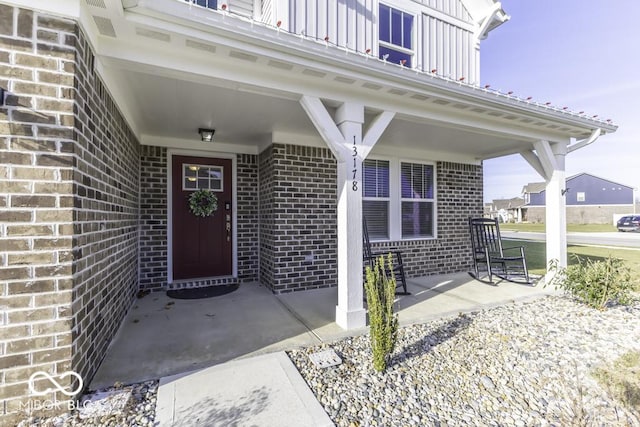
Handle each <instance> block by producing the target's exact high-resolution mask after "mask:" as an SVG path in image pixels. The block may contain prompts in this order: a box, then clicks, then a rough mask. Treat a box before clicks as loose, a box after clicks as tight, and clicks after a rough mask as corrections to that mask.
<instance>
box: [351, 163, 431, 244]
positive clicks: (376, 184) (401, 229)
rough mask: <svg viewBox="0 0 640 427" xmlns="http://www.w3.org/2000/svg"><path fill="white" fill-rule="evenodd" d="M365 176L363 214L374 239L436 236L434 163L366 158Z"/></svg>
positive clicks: (363, 172)
mask: <svg viewBox="0 0 640 427" xmlns="http://www.w3.org/2000/svg"><path fill="white" fill-rule="evenodd" d="M362 176H363V177H362V182H363V190H362V215H363V217H364V218H365V219H366V220H367V228H368V231H369V237H370V238H371V240H401V239H428V238H434V237H435V236H436V231H435V230H436V226H435V217H436V208H435V206H436V196H435V166H434V165H433V164H428V163H410V162H401V161H399V160H396V159H391V160H372V159H367V160H365V161H364V162H363V169H362Z"/></svg>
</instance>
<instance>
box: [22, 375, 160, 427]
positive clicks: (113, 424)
mask: <svg viewBox="0 0 640 427" xmlns="http://www.w3.org/2000/svg"><path fill="white" fill-rule="evenodd" d="M157 394H158V381H147V382H143V383H138V384H132V385H128V386H116V387H110V388H107V389H103V390H99V391H98V392H94V393H91V394H89V395H87V396H84V397H83V399H88V401H87V403H85V404H82V403H81V404H80V405H79V406H82V407H83V408H85V409H82V410H74V411H72V412H71V413H68V414H65V415H61V416H58V417H51V418H29V419H26V420H24V421H22V422H20V423H19V424H18V427H27V426H38V427H71V426H85V427H151V426H153V425H155V423H154V418H155V413H156V398H157Z"/></svg>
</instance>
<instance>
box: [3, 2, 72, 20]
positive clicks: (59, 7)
mask: <svg viewBox="0 0 640 427" xmlns="http://www.w3.org/2000/svg"><path fill="white" fill-rule="evenodd" d="M80 1H81V0H3V1H2V3H5V4H9V5H12V6H17V7H22V8H25V9H32V10H35V11H38V12H45V13H50V14H52V15H56V16H60V17H64V18H71V19H76V20H77V19H79V18H80Z"/></svg>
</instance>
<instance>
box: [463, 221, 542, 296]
mask: <svg viewBox="0 0 640 427" xmlns="http://www.w3.org/2000/svg"><path fill="white" fill-rule="evenodd" d="M469 232H470V233H471V247H472V250H473V270H474V271H473V272H469V274H470V275H471V277H473V278H474V279H477V280H480V281H483V280H481V279H480V271H481V269H482V270H485V271H486V272H487V275H488V276H489V282H490V283H493V276H494V275H495V276H498V277H500V278H501V279H504V280H508V281H510V282H516V283H523V282H524V283H528V284H531V283H532V282H531V280H530V278H529V272H528V270H527V261H526V259H525V256H524V247H522V246H517V247H509V248H503V247H502V239H501V238H500V227H499V225H498V220H497V219H490V218H469ZM516 250H517V251H518V252H515V251H516ZM507 251H514V254H513V255H512V256H507V255H505V252H507Z"/></svg>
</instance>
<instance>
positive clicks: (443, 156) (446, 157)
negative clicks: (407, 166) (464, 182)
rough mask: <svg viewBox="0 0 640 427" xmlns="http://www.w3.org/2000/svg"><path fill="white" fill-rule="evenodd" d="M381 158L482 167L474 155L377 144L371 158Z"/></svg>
mask: <svg viewBox="0 0 640 427" xmlns="http://www.w3.org/2000/svg"><path fill="white" fill-rule="evenodd" d="M371 156H374V157H379V158H395V157H398V158H403V159H412V160H414V161H424V162H452V163H464V164H469V165H480V164H482V161H481V160H478V159H477V158H475V157H474V156H472V155H465V154H462V153H450V152H442V151H437V150H429V149H425V150H421V149H417V148H407V147H390V146H383V145H381V144H377V145H376V146H375V147H373V149H372V150H371V153H370V154H369V157H371Z"/></svg>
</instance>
